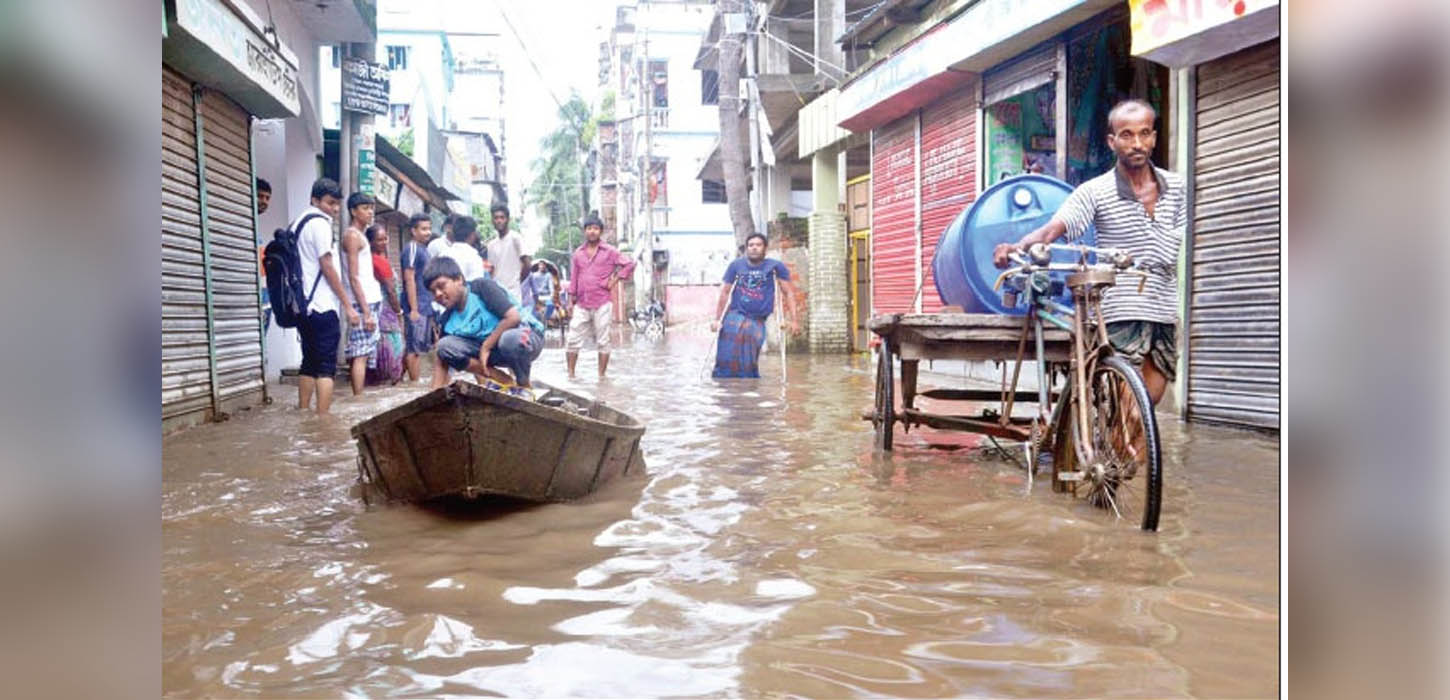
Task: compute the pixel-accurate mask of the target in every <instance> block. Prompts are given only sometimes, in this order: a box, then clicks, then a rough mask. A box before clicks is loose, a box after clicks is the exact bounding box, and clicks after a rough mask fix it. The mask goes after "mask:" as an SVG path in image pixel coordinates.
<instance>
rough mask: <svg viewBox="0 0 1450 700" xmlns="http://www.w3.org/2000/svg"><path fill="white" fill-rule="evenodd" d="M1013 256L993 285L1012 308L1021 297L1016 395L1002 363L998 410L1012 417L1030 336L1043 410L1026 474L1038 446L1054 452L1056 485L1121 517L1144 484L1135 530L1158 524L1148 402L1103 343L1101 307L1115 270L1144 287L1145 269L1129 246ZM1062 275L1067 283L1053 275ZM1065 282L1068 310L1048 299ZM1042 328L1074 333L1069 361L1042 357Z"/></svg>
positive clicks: (1159, 486)
mask: <svg viewBox="0 0 1450 700" xmlns="http://www.w3.org/2000/svg"><path fill="white" fill-rule="evenodd" d="M1055 250H1056V251H1068V252H1071V253H1073V254H1074V256H1075V257H1076V260H1075V261H1073V262H1053V261H1052V257H1051V256H1052V251H1055ZM1010 258H1011V260H1012V262H1013V263H1015V267H1012V268H1009V269H1007V270H1005V271H1004V272H1002V274H1001V276H999V277H998V278H997V285H996V288H997V289H1001V288H1002V287H1003V286H1004V285H1005V286H1006V291H1005V292H1003V300H1004V302H1005V303H1006V304H1007V306H1009V307H1015V306H1017V305H1018V304H1019V302H1020V301H1022V300H1025V301H1026V303H1027V314H1026V316H1024V317H1023V324H1022V333H1021V339H1020V341H1019V344H1018V352H1017V359H1016V362H1015V364H1014V365H1013V370H1012V387H1013V391H1012V392H1007V391H1005V381H1006V374H1005V372H1006V368H1005V367H1004V368H1003V372H1004V374H1003V380H1004V393H1003V399H1004V409H1003V411H1002V415H1003V416H1010V415H1011V410H1012V403H1013V399H1014V397H1015V396H1016V392H1015V388H1016V385H1017V381H1018V379H1019V378H1020V376H1021V370H1022V366H1023V364H1024V361H1025V359H1026V352H1025V351H1026V343H1027V340H1028V336H1029V335H1031V336H1033V337H1034V338H1035V346H1036V352H1035V359H1036V360H1037V373H1038V405H1039V414H1038V416H1036V417H1035V418H1034V420H1033V422H1032V434H1031V438H1032V440H1031V442H1030V443H1029V446H1028V458H1029V461H1028V464H1027V468H1028V471H1029V474H1031V473H1032V472H1033V471H1034V470H1035V469H1036V468H1037V465H1038V464H1039V462H1040V460H1041V457H1042V455H1043V454H1045V452H1044V450H1050V455H1051V461H1052V470H1053V480H1052V483H1053V490H1054V491H1056V492H1068V491H1071V492H1072V493H1073V495H1074V496H1075V497H1083V498H1086V500H1088V502H1090V503H1091V504H1093V505H1095V506H1099V507H1102V508H1105V509H1108V510H1111V511H1112V512H1113V513H1114V514H1115V515H1116V516H1117V517H1119V518H1124V519H1130V518H1133V517H1135V513H1134V509H1135V506H1136V503H1137V501H1138V500H1139V496H1138V494H1136V493H1135V491H1136V490H1137V486H1135V484H1141V485H1142V491H1143V493H1142V496H1141V499H1142V512H1141V527H1142V529H1144V530H1150V531H1152V530H1157V529H1158V519H1159V514H1160V511H1161V507H1162V494H1163V467H1162V447H1161V444H1160V442H1159V436H1158V423H1157V419H1156V417H1155V416H1154V414H1153V403H1152V401H1151V399H1150V398H1149V395H1148V389H1147V387H1146V385H1145V384H1144V383H1143V377H1142V375H1141V374H1139V372H1138V370H1137V368H1135V367H1134V366H1133V365H1132V363H1130V362H1128V360H1126V359H1125V358H1123V357H1122V356H1121V355H1119V354H1118V353H1117V351H1116V350H1114V349H1113V347H1112V345H1111V344H1110V343H1109V342H1108V333H1107V325H1106V322H1105V321H1104V320H1103V315H1102V309H1101V304H1102V295H1103V291H1104V290H1105V289H1107V288H1108V287H1111V286H1113V285H1115V284H1116V283H1117V276H1118V275H1119V274H1120V273H1128V274H1136V275H1138V276H1139V290H1140V291H1141V289H1142V285H1143V283H1144V281H1146V279H1147V273H1146V272H1145V271H1143V270H1141V269H1136V268H1135V267H1134V265H1133V259H1132V256H1131V255H1130V254H1128V253H1127V252H1126V251H1122V250H1115V249H1106V248H1094V247H1089V246H1081V245H1066V244H1053V245H1044V244H1040V243H1039V244H1035V245H1033V246H1031V247H1030V248H1029V249H1028V251H1027V252H1026V255H1023V254H1021V253H1013V254H1012V255H1011V256H1010ZM1093 258H1096V260H1094V259H1093ZM1100 260H1107V261H1108V262H1098V261H1100ZM1063 273H1066V274H1065V278H1064V279H1062V280H1058V279H1055V276H1057V275H1062V274H1063ZM1062 285H1065V286H1066V288H1067V289H1069V290H1071V292H1072V300H1073V305H1072V306H1071V307H1069V306H1067V305H1065V304H1062V303H1061V302H1059V301H1057V299H1055V298H1053V297H1055V296H1058V295H1059V294H1060V293H1061V291H1062ZM1044 324H1049V325H1051V326H1054V327H1056V328H1058V329H1061V330H1064V331H1067V332H1068V333H1069V334H1070V335H1071V345H1072V347H1071V354H1070V356H1069V358H1068V362H1067V363H1066V365H1064V364H1063V363H1061V362H1051V361H1049V360H1048V359H1047V358H1046V357H1045V355H1044V352H1043V343H1042V339H1043V337H1044V330H1045V328H1044ZM1058 375H1060V376H1063V377H1064V378H1065V384H1064V386H1063V388H1062V391H1061V393H1060V394H1059V400H1058V401H1057V402H1056V403H1055V404H1053V403H1052V401H1051V396H1050V395H1049V394H1050V392H1049V386H1051V385H1052V381H1051V379H1050V378H1051V377H1054V376H1058Z"/></svg>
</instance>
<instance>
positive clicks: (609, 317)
mask: <svg viewBox="0 0 1450 700" xmlns="http://www.w3.org/2000/svg"><path fill="white" fill-rule="evenodd" d="M613 323H614V303H613V302H605V304H604V306H601V307H599V308H597V309H586V308H584V307H582V306H575V307H574V316H573V317H572V318H571V319H569V336H568V338H567V339H566V340H565V343H564V349H566V350H572V351H578V350H579V349H580V348H581V347H585V346H587V347H588V349H590V350H595V349H597V350H598V351H599V352H600V354H603V355H608V354H609V330H610V326H611V325H612V324H613Z"/></svg>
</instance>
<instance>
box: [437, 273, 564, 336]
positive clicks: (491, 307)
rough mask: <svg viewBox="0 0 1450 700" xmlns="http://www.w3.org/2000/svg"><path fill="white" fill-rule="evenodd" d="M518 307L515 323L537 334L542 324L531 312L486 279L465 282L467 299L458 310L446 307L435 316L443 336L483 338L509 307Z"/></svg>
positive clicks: (506, 312) (495, 326)
mask: <svg viewBox="0 0 1450 700" xmlns="http://www.w3.org/2000/svg"><path fill="white" fill-rule="evenodd" d="M514 308H516V309H518V310H519V323H520V324H521V325H525V326H528V327H529V328H532V329H533V330H534V331H536V332H538V333H543V332H544V325H543V324H542V323H540V322H539V320H538V319H537V318H535V317H534V314H533V312H531V311H530V310H528V309H525V308H522V307H520V306H519V302H518V299H516V298H515V297H514V295H513V294H510V293H509V291H508V290H506V289H504V288H503V287H500V286H499V285H498V283H497V282H494V281H493V280H490V279H482V278H480V279H476V280H474V281H472V282H470V283H469V284H468V298H467V299H466V300H465V301H464V303H463V308H462V309H448V310H446V311H444V312H443V315H442V316H440V317H439V319H438V320H439V324H440V325H441V326H442V327H443V334H444V335H456V336H461V337H464V338H472V339H473V340H484V339H485V338H488V336H489V334H491V333H493V329H495V328H497V327H498V324H499V322H500V321H502V320H503V317H504V316H507V315H508V311H509V309H514Z"/></svg>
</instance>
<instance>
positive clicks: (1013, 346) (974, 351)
mask: <svg viewBox="0 0 1450 700" xmlns="http://www.w3.org/2000/svg"><path fill="white" fill-rule="evenodd" d="M1043 351H1044V352H1045V353H1046V355H1047V360H1048V361H1049V362H1066V361H1067V359H1068V357H1070V356H1071V355H1072V348H1071V346H1070V345H1068V344H1067V343H1047V344H1046V345H1045V346H1044V348H1043ZM1034 352H1035V351H1034V350H1033V346H1031V345H1029V346H1028V349H1027V358H1026V359H1036V356H1035V354H1034ZM900 354H901V359H903V360H964V361H973V360H982V361H985V360H1014V359H1016V357H1017V342H1016V341H1012V342H1010V343H1008V342H985V341H976V342H970V343H967V342H946V343H902V344H901V348H900Z"/></svg>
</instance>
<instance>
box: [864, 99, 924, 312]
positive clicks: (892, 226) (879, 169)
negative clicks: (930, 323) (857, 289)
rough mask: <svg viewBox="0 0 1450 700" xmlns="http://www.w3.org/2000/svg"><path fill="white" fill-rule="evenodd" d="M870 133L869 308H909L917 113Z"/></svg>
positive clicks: (912, 291)
mask: <svg viewBox="0 0 1450 700" xmlns="http://www.w3.org/2000/svg"><path fill="white" fill-rule="evenodd" d="M872 137H873V142H872V143H873V146H872V148H873V151H872V162H871V312H872V313H873V314H880V313H900V312H908V311H911V310H912V299H913V298H914V297H915V295H916V115H915V114H911V115H908V116H906V117H903V118H901V119H898V120H896V121H895V122H892V123H891V124H888V125H886V126H885V127H883V128H881V129H878V130H876V131H875V132H874V133H873V135H872Z"/></svg>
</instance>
